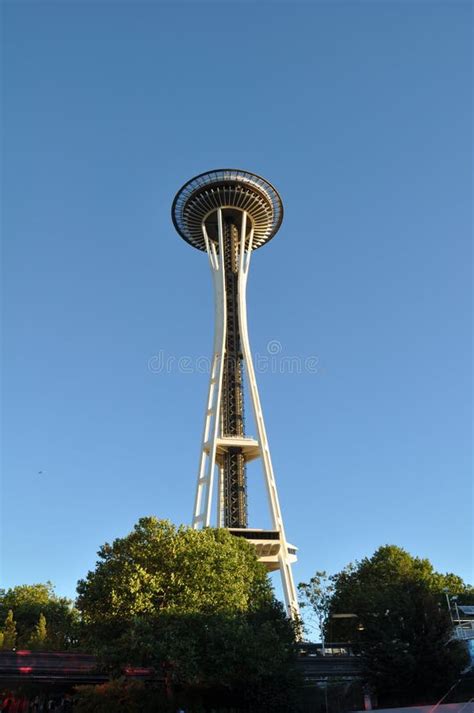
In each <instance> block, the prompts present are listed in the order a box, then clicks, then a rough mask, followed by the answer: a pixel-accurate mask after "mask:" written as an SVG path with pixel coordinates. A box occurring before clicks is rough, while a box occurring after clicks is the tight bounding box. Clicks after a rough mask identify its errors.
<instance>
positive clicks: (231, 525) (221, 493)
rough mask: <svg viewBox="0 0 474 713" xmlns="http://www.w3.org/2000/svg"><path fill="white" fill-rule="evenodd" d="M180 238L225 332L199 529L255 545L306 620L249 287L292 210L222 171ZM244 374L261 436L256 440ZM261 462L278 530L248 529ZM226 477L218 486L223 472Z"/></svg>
mask: <svg viewBox="0 0 474 713" xmlns="http://www.w3.org/2000/svg"><path fill="white" fill-rule="evenodd" d="M172 217H173V222H174V225H175V227H176V230H177V231H178V233H179V234H180V235H181V237H183V238H184V239H185V240H186V241H187V242H189V243H190V244H191V245H192V246H193V247H195V248H197V249H199V250H203V251H206V252H207V254H208V257H209V264H210V268H211V274H212V277H213V283H214V300H215V331H214V349H213V357H212V363H211V373H210V379H209V391H208V399H207V404H206V410H205V416H204V432H203V438H202V445H201V455H200V463H199V472H198V478H197V486H196V497H195V502H194V510H193V519H192V525H193V527H194V528H201V527H208V526H210V525H211V509H212V508H211V506H212V500H213V497H214V491H215V490H217V518H216V525H217V527H225V528H227V529H228V530H229V531H230V532H231V533H232V534H233V535H235V536H237V537H245V538H246V539H247V540H249V542H251V543H252V544H253V545H254V546H255V549H256V553H257V556H258V558H259V560H260V561H261V562H262V563H264V564H265V565H266V567H267V569H268V570H269V571H273V570H277V569H279V570H280V573H281V577H282V585H283V593H284V596H285V603H286V606H287V611H288V614H289V615H290V616H291V617H293V618H295V617H296V616H297V615H298V600H297V595H296V589H295V585H294V582H293V576H292V572H291V564H293V563H294V562H296V548H295V547H294V546H293V545H291V544H289V543H288V542H287V539H286V535H285V529H284V525H283V518H282V514H281V509H280V504H279V500H278V493H277V488H276V482H275V476H274V473H273V466H272V462H271V457H270V449H269V445H268V440H267V435H266V430H265V423H264V420H263V412H262V408H261V404H260V397H259V393H258V388H257V382H256V378H255V369H254V366H253V361H252V355H251V351H250V343H249V337H248V329H247V306H246V287H247V277H248V271H249V266H250V258H251V255H252V252H253V251H254V250H256V249H257V248H259V247H261V246H262V245H264V244H265V243H267V242H268V241H269V240H270V239H271V238H272V237H273V236H274V235H275V234H276V232H277V231H278V229H279V227H280V224H281V221H282V218H283V205H282V202H281V198H280V196H279V194H278V192H277V191H276V189H275V188H274V187H273V186H272V185H271V184H270V183H268V182H267V181H266V180H265V179H263V178H261V177H260V176H257V175H255V174H253V173H249V172H247V171H241V170H237V169H218V170H215V171H209V172H207V173H203V174H200V175H199V176H196V177H195V178H193V179H191V181H188V183H186V184H185V185H184V186H183V187H182V188H181V190H180V191H179V192H178V194H177V195H176V197H175V199H174V202H173V207H172ZM244 371H245V373H246V377H247V383H248V394H247V396H248V397H249V400H250V402H251V405H252V411H253V415H254V421H255V427H256V431H257V433H256V435H255V437H251V436H249V435H247V434H246V431H245V420H244V384H243V381H244ZM254 459H260V461H261V463H262V470H263V479H264V482H265V485H266V490H267V496H268V505H269V511H270V517H271V522H272V529H271V530H265V529H255V528H250V527H249V525H248V513H247V478H246V465H247V463H248V462H249V461H251V460H254ZM216 471H217V488H216V487H215V473H216Z"/></svg>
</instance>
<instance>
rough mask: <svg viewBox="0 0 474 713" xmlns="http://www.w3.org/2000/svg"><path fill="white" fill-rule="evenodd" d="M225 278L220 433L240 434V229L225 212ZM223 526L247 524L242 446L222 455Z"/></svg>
mask: <svg viewBox="0 0 474 713" xmlns="http://www.w3.org/2000/svg"><path fill="white" fill-rule="evenodd" d="M223 227H224V278H225V288H226V314H227V317H226V345H225V347H226V349H225V356H224V364H223V387H222V401H221V427H222V436H224V437H226V436H241V437H243V436H244V434H245V428H244V389H243V357H242V352H241V345H240V328H239V314H238V277H239V230H238V228H237V226H236V225H235V224H234V221H233V219H232V218H228V217H226V216H225V215H224V226H223ZM222 470H223V483H222V485H223V497H224V526H225V527H237V528H238V527H247V476H246V466H245V458H244V455H243V453H242V449H241V448H232V447H230V448H228V449H227V450H226V452H225V454H224V457H223V466H222Z"/></svg>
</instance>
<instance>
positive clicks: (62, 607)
mask: <svg viewBox="0 0 474 713" xmlns="http://www.w3.org/2000/svg"><path fill="white" fill-rule="evenodd" d="M9 609H12V610H13V612H14V615H15V619H16V622H17V628H18V645H19V646H25V647H26V646H28V645H29V642H30V640H31V637H32V636H33V634H34V632H35V627H36V626H37V624H38V621H39V617H40V615H41V614H43V615H44V617H45V618H46V620H47V622H48V637H47V642H46V643H45V646H47V648H49V649H50V650H63V649H68V648H71V647H72V646H74V645H76V644H77V637H78V622H79V615H78V612H77V610H75V609H74V608H73V606H72V602H71V601H70V600H69V599H66V598H65V597H58V596H57V595H56V594H55V592H54V587H53V585H52V584H51V582H46V584H22V585H18V586H16V587H13V588H12V589H8V590H7V591H5V590H0V618H3V617H4V616H5V615H6V612H7V611H8V610H9Z"/></svg>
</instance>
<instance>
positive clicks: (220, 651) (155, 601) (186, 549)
mask: <svg viewBox="0 0 474 713" xmlns="http://www.w3.org/2000/svg"><path fill="white" fill-rule="evenodd" d="M78 595H79V596H78V599H77V605H78V607H79V609H80V610H81V612H82V616H83V620H84V622H85V632H86V636H87V637H88V641H89V642H90V643H91V645H92V646H93V647H94V648H95V650H96V652H97V653H98V654H99V655H100V657H101V660H102V662H103V663H104V664H105V665H106V666H107V668H108V669H109V670H110V671H112V672H113V673H115V674H118V673H119V671H120V669H121V667H122V666H123V665H124V664H126V663H129V664H132V665H144V666H153V667H155V669H157V670H161V671H162V672H163V673H164V675H165V678H166V687H167V689H168V690H169V691H174V692H175V693H176V692H177V693H179V692H181V694H183V695H185V696H187V697H188V699H189V700H191V699H192V700H201V699H202V700H204V699H206V700H207V699H209V697H212V696H213V695H214V694H215V695H218V697H219V701H222V700H224V699H226V697H229V700H232V701H233V702H237V701H238V700H240V701H242V702H244V703H246V702H247V698H248V696H252V697H253V698H252V699H251V700H252V702H254V701H255V700H259V699H260V698H261V700H262V711H263V710H265V709H266V708H265V706H266V705H267V703H266V702H265V701H269V700H272V701H273V704H274V710H276V709H277V708H278V705H280V704H281V705H283V704H284V702H285V701H287V700H289V699H290V698H291V695H292V691H293V689H294V687H293V685H292V684H291V681H290V679H291V677H292V676H293V661H294V658H295V635H294V634H295V632H294V628H293V625H292V623H291V622H290V621H289V620H288V619H287V617H286V615H285V613H284V611H283V608H282V606H281V605H280V604H279V603H278V602H276V600H275V598H274V596H273V591H272V587H271V584H270V581H269V579H268V577H267V574H266V571H265V569H264V567H263V566H262V565H261V564H259V563H258V561H257V559H256V555H255V551H254V548H253V547H252V545H250V544H249V543H248V542H247V541H246V540H244V539H243V538H236V537H233V536H232V535H231V534H230V533H229V532H227V531H226V530H224V529H211V528H208V529H205V530H201V531H196V530H192V529H190V528H186V527H174V526H173V525H172V524H171V523H170V522H168V521H163V520H157V519H156V518H152V517H148V518H142V519H141V520H139V521H138V523H137V524H136V526H135V527H134V529H133V531H132V532H131V533H130V534H129V535H127V536H126V537H124V538H120V539H117V540H115V541H114V542H113V543H112V544H105V545H104V546H103V547H101V548H100V550H99V560H98V562H97V564H96V568H95V570H93V571H91V572H89V573H88V575H87V577H86V578H85V579H83V580H81V581H80V582H79V584H78ZM249 700H250V699H249Z"/></svg>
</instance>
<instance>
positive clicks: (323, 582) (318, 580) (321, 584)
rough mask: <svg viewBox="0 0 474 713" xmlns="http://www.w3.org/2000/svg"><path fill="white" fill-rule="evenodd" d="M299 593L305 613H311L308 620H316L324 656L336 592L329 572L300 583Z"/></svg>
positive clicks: (316, 574) (318, 573) (315, 575)
mask: <svg viewBox="0 0 474 713" xmlns="http://www.w3.org/2000/svg"><path fill="white" fill-rule="evenodd" d="M298 592H299V599H300V605H301V607H302V608H303V610H304V611H306V612H308V611H309V612H310V616H309V617H308V619H309V620H311V619H312V618H315V619H316V622H317V625H318V628H319V632H320V634H321V643H322V649H323V656H324V654H325V648H324V642H325V629H326V623H327V619H328V616H329V609H330V605H331V597H332V594H333V592H334V584H333V583H332V580H331V578H330V577H328V575H327V572H316V573H315V574H314V576H313V577H311V579H310V580H309V582H300V584H298ZM310 623H311V621H310Z"/></svg>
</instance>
